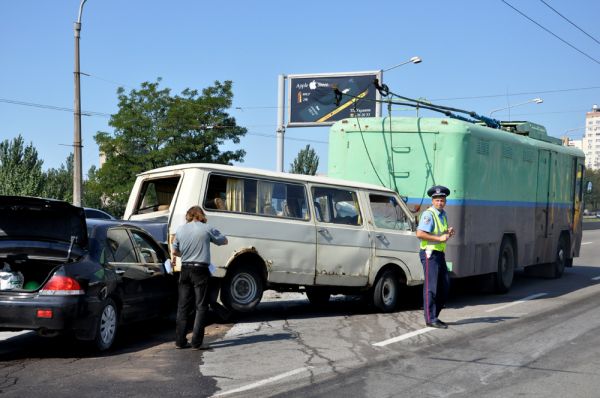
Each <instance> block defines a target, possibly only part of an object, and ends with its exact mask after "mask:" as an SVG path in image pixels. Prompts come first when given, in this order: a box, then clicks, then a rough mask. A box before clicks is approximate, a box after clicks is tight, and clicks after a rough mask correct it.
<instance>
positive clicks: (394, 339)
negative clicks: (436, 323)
mask: <svg viewBox="0 0 600 398" xmlns="http://www.w3.org/2000/svg"><path fill="white" fill-rule="evenodd" d="M431 330H435V328H430V327H427V328H423V329H419V330H415V331H413V332H409V333H404V334H401V335H400V336H396V337H392V338H391V339H387V340H383V341H380V342H379V343H373V345H374V346H376V347H384V346H386V345H388V344H392V343H397V342H399V341H402V340H406V339H410V338H411V337H415V336H418V335H420V334H423V333H427V332H429V331H431Z"/></svg>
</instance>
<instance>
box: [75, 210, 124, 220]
mask: <svg viewBox="0 0 600 398" xmlns="http://www.w3.org/2000/svg"><path fill="white" fill-rule="evenodd" d="M83 211H84V212H85V218H88V219H89V218H99V219H102V220H116V219H117V218H116V217H114V216H113V215H112V214H108V213H107V212H105V211H104V210H100V209H92V208H91V207H84V208H83Z"/></svg>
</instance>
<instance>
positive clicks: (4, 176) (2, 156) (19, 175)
mask: <svg viewBox="0 0 600 398" xmlns="http://www.w3.org/2000/svg"><path fill="white" fill-rule="evenodd" d="M43 163H44V162H43V161H42V160H40V159H39V158H38V152H37V150H36V149H35V148H34V146H33V144H32V143H29V145H27V146H25V141H24V140H23V137H22V136H21V135H20V134H19V136H17V137H16V138H14V139H13V140H12V141H9V140H8V139H7V140H4V141H2V142H0V194H2V195H18V196H21V195H23V196H40V193H41V191H42V187H43V184H44V178H43V173H42V164H43Z"/></svg>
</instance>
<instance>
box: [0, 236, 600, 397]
mask: <svg viewBox="0 0 600 398" xmlns="http://www.w3.org/2000/svg"><path fill="white" fill-rule="evenodd" d="M598 242H600V231H598V230H589V231H585V232H584V239H583V245H582V253H581V254H582V255H581V257H579V258H577V259H575V267H573V268H571V269H567V270H566V272H565V275H564V276H563V278H561V279H558V280H553V279H542V278H534V277H528V276H525V275H524V274H522V273H519V274H517V275H516V277H515V282H514V286H513V288H512V289H511V291H510V292H509V293H508V294H506V295H494V294H490V293H485V292H483V293H482V292H481V291H480V290H479V289H478V288H479V285H480V281H478V280H476V279H474V280H463V281H461V282H460V283H455V284H454V287H453V290H452V297H451V300H450V303H449V307H448V308H447V309H445V310H444V311H443V312H442V315H441V318H442V319H443V320H445V321H446V322H448V323H449V324H450V328H449V329H448V330H438V329H431V328H425V327H424V325H423V317H422V310H421V309H420V299H419V297H420V289H410V290H408V291H407V292H406V295H405V300H404V304H403V308H401V309H400V310H399V311H398V312H396V313H392V314H376V313H373V312H372V310H371V309H370V308H369V307H368V306H367V305H366V304H365V303H364V302H363V301H361V300H360V299H357V298H346V297H343V296H339V297H335V298H334V300H333V301H332V302H331V303H330V304H329V305H328V306H327V307H325V308H314V307H312V306H311V305H309V303H308V301H307V300H306V299H305V298H304V296H302V295H299V294H273V293H272V292H271V293H269V294H268V295H267V296H266V300H265V301H264V302H263V303H261V305H260V306H259V309H258V311H256V312H255V313H253V314H249V315H241V316H239V317H237V318H236V319H235V323H234V324H219V323H213V324H212V325H211V327H210V328H209V329H208V332H209V336H208V338H207V340H208V341H209V342H210V349H209V350H207V351H191V350H175V349H174V346H173V332H174V325H173V323H172V322H169V321H165V322H158V323H157V322H148V323H146V324H142V325H138V326H136V327H132V328H128V329H127V330H123V335H122V337H121V339H120V340H119V341H118V344H117V347H116V349H115V350H114V351H111V352H110V353H108V354H103V355H97V354H96V353H94V352H93V351H91V350H90V349H89V348H88V347H87V346H85V345H83V344H80V343H76V344H74V343H72V342H71V341H70V340H68V339H60V340H57V339H45V338H40V337H38V336H36V335H33V334H31V333H26V334H22V335H17V336H14V335H8V334H5V333H4V334H0V335H3V337H2V336H0V339H4V340H3V341H0V395H2V396H6V397H17V396H18V397H29V396H44V397H59V396H60V397H70V396H80V395H85V396H86V397H96V396H97V397H105V396H111V397H121V396H128V397H142V396H143V397H159V396H194V397H208V396H215V397H219V396H222V397H266V396H284V395H285V396H286V397H288V396H290V397H301V396H302V397H305V396H308V397H320V396H328V397H330V396H333V397H345V398H347V397H396V396H431V397H445V396H456V397H460V396H486V397H487V396H490V397H496V396H497V397H500V396H503V397H505V396H517V395H521V396H544V397H547V396H561V397H562V396H570V397H593V396H598V391H600V377H597V376H598V374H600V360H599V359H598V358H600V356H599V355H598V354H599V351H600V348H598V347H600V345H599V343H600V341H598V340H599V339H600V337H599V336H600V309H597V308H596V307H597V305H596V303H598V302H599V299H600V297H599V296H600V286H599V283H600V262H599V261H598V258H599V255H600V249H599V248H598V246H599V245H598ZM594 243H595V244H594Z"/></svg>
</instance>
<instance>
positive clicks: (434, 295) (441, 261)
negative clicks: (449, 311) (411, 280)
mask: <svg viewBox="0 0 600 398" xmlns="http://www.w3.org/2000/svg"><path fill="white" fill-rule="evenodd" d="M419 257H420V258H421V263H422V264H423V275H424V277H425V281H424V283H423V311H424V312H425V322H426V323H433V322H435V321H436V320H437V319H438V315H440V311H442V308H444V306H445V305H446V301H447V299H448V292H449V290H450V274H449V273H448V268H447V266H446V257H445V255H444V252H440V251H436V250H434V251H433V252H431V256H430V257H429V258H427V256H426V255H425V250H421V251H419Z"/></svg>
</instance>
